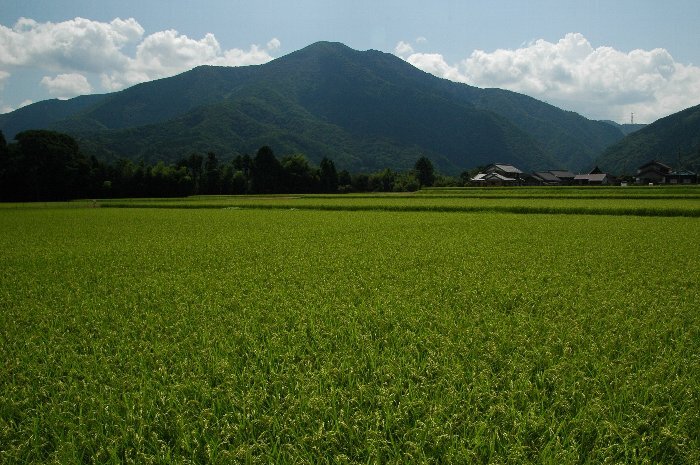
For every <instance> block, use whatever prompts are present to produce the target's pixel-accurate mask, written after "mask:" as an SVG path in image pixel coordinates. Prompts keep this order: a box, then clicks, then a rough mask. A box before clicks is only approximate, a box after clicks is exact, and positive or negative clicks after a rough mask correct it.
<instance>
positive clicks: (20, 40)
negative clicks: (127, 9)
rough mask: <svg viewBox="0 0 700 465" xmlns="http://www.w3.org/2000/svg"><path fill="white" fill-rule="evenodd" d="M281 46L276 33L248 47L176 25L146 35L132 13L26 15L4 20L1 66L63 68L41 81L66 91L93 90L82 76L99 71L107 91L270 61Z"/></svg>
mask: <svg viewBox="0 0 700 465" xmlns="http://www.w3.org/2000/svg"><path fill="white" fill-rule="evenodd" d="M280 45H281V43H280V41H279V40H278V39H276V38H273V39H271V40H270V41H269V42H268V43H267V44H266V47H262V48H261V47H259V46H257V45H251V46H250V48H249V49H248V50H244V49H236V48H234V49H223V48H222V47H221V45H220V44H219V42H218V41H217V40H216V37H214V35H213V34H206V35H205V36H204V37H202V38H201V39H194V38H190V37H188V36H186V35H183V34H180V33H178V32H177V31H175V30H166V31H158V32H155V33H153V34H150V35H145V30H144V29H143V27H142V26H141V25H140V24H139V23H138V22H137V21H136V20H135V19H133V18H129V19H125V20H124V19H120V18H117V19H114V20H113V21H111V22H109V23H107V22H99V21H92V20H89V19H84V18H75V19H73V20H69V21H64V22H60V23H52V22H46V23H38V22H36V21H34V20H32V19H27V18H21V19H19V20H18V21H17V23H15V25H14V26H13V27H11V28H9V27H5V26H2V25H0V67H1V68H2V69H5V70H10V71H11V69H12V68H13V67H14V68H16V67H24V68H35V69H41V70H45V71H53V72H59V73H61V74H60V75H58V76H56V77H55V78H50V77H46V78H45V79H44V80H42V85H43V86H44V87H45V88H47V89H48V90H52V91H54V92H55V93H56V94H60V93H64V94H66V95H67V93H70V92H68V91H69V90H71V89H73V90H77V89H81V91H84V90H86V89H88V86H89V83H88V82H87V79H85V80H84V81H83V80H81V79H80V78H79V77H77V76H79V75H82V76H84V75H85V74H94V75H99V77H100V82H101V84H102V86H103V87H104V89H105V90H118V89H122V88H124V87H127V86H129V85H133V84H137V83H139V82H143V81H148V80H152V79H157V78H163V77H168V76H172V75H174V74H177V73H180V72H183V71H186V70H188V69H190V68H193V67H195V66H199V65H205V64H209V65H226V66H240V65H249V64H260V63H265V62H267V61H269V60H271V59H272V58H273V57H272V56H271V55H270V52H273V51H275V50H277V49H279V47H280ZM3 72H4V73H5V75H4V77H2V76H0V80H3V79H8V78H9V73H8V71H3ZM67 76H70V77H67ZM59 89H61V90H60V91H59ZM90 91H92V88H91V87H90Z"/></svg>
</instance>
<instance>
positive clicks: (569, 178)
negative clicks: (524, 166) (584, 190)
mask: <svg viewBox="0 0 700 465" xmlns="http://www.w3.org/2000/svg"><path fill="white" fill-rule="evenodd" d="M549 172H550V173H552V174H553V175H554V176H556V177H558V178H559V179H560V180H561V183H562V185H564V186H570V185H572V184H573V183H574V178H575V177H576V175H575V174H574V173H572V172H571V171H569V170H550V171H549Z"/></svg>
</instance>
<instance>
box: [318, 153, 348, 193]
mask: <svg viewBox="0 0 700 465" xmlns="http://www.w3.org/2000/svg"><path fill="white" fill-rule="evenodd" d="M318 176H319V182H320V184H321V192H326V193H333V192H337V191H338V173H337V172H336V170H335V164H334V163H333V160H330V159H328V158H326V157H323V159H322V160H321V163H320V165H319V174H318ZM344 180H347V179H344ZM348 184H349V183H348Z"/></svg>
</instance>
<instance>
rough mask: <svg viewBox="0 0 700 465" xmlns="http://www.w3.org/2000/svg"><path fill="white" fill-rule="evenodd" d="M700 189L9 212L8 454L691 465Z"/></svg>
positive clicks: (0, 405) (1, 427)
mask: <svg viewBox="0 0 700 465" xmlns="http://www.w3.org/2000/svg"><path fill="white" fill-rule="evenodd" d="M699 194H700V192H699V191H698V190H697V189H692V188H687V189H684V188H683V189H681V188H678V189H671V188H668V189H654V190H649V189H646V190H643V189H637V188H631V189H630V190H627V191H624V193H622V194H621V191H620V190H619V189H617V190H615V189H598V190H595V189H581V190H577V189H568V190H567V189H561V190H551V189H550V190H547V189H541V190H538V189H532V190H522V189H521V190H498V189H491V190H488V189H486V190H483V191H482V190H459V191H450V190H444V191H441V190H434V191H424V192H422V193H419V194H414V195H399V196H390V195H384V196H371V195H370V196H340V197H337V196H336V197H333V196H325V197H324V196H307V197H297V198H290V197H266V198H260V197H200V198H188V199H178V200H172V199H142V200H111V201H100V202H96V203H95V205H98V206H102V207H103V208H85V207H88V206H92V204H93V203H92V202H89V201H88V202H70V203H64V204H41V205H37V204H31V205H30V204H13V205H5V206H2V207H0V253H1V255H0V260H1V263H2V269H3V273H2V274H0V338H1V339H2V344H0V353H1V354H2V365H1V366H0V462H3V463H13V462H14V463H24V462H42V463H46V462H49V463H50V462H56V463H76V462H100V463H104V462H113V463H122V462H133V463H173V462H175V463H187V462H192V463H207V462H209V463H236V462H239V463H368V462H369V463H407V462H413V463H421V462H425V463H438V462H440V463H484V462H500V463H601V462H606V461H607V462H628V463H645V462H648V463H698V462H700V437H699V433H698V432H699V431H700V389H699V388H698V380H700V315H699V314H698V311H697V308H698V303H699V302H700V260H699V258H700V257H698V249H697V247H698V244H700V223H699V222H700V218H698V216H700V215H698V211H699V210H700V195H699ZM105 207H121V208H105ZM158 207H161V208H158ZM162 207H165V208H162ZM494 207H498V208H494ZM538 207H539V208H540V210H536V208H538ZM499 208H500V210H499ZM518 208H520V209H522V212H521V213H518ZM533 208H535V210H532V209H533ZM528 209H530V210H528ZM665 212H666V213H668V212H671V213H670V214H665ZM524 213H537V214H524Z"/></svg>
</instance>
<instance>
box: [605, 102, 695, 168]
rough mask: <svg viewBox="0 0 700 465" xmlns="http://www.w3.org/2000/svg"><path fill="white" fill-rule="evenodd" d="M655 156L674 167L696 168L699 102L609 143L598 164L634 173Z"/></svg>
mask: <svg viewBox="0 0 700 465" xmlns="http://www.w3.org/2000/svg"><path fill="white" fill-rule="evenodd" d="M651 160H658V161H661V162H663V163H666V164H667V165H669V166H671V167H673V168H674V169H690V170H692V171H695V172H698V171H700V105H697V106H694V107H690V108H687V109H685V110H683V111H680V112H678V113H674V114H673V115H670V116H667V117H666V118H661V119H660V120H658V121H656V122H654V123H652V124H650V125H648V126H645V127H644V128H642V129H640V130H639V131H636V132H634V133H632V134H630V135H628V136H627V137H625V138H624V139H622V140H621V141H619V142H618V143H616V144H614V145H612V146H610V147H609V148H608V149H607V150H606V151H605V152H604V153H603V154H602V155H601V156H600V158H599V160H598V164H599V165H600V167H601V168H602V169H604V170H608V171H610V172H613V173H624V174H634V173H635V172H636V170H637V168H638V167H640V166H642V165H643V164H644V163H646V162H648V161H651Z"/></svg>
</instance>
